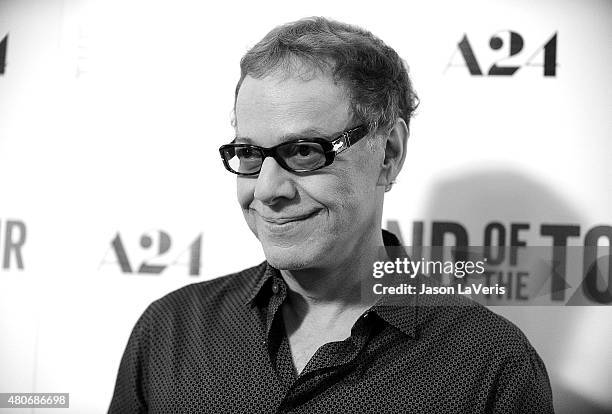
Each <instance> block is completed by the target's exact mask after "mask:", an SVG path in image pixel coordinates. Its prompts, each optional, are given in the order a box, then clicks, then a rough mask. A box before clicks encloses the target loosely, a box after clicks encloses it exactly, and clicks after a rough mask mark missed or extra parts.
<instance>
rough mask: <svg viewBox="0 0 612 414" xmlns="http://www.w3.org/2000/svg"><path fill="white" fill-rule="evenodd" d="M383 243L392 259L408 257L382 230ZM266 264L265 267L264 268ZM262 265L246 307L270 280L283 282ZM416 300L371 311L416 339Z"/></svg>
mask: <svg viewBox="0 0 612 414" xmlns="http://www.w3.org/2000/svg"><path fill="white" fill-rule="evenodd" d="M382 237H383V243H384V245H385V247H386V248H387V255H388V256H389V258H390V259H392V260H393V259H395V258H396V257H400V256H408V255H407V253H406V252H405V250H404V249H403V247H402V246H401V244H400V242H399V240H398V238H397V237H396V236H395V235H394V234H393V233H391V232H389V231H387V230H384V229H383V230H382ZM264 263H265V267H264V266H263V265H264ZM264 263H262V265H261V269H262V271H261V272H260V275H259V277H258V278H257V279H256V281H255V283H254V285H253V287H252V288H251V289H250V292H249V295H248V296H247V300H246V301H245V305H250V304H252V303H253V302H254V301H255V299H256V298H257V297H258V296H261V295H262V293H263V292H266V291H268V294H269V293H270V292H269V289H265V288H264V286H267V285H268V283H267V282H268V281H269V280H271V279H272V280H274V279H279V280H282V276H281V274H280V272H279V271H278V269H276V268H274V267H272V265H270V264H269V263H268V262H267V261H266V262H264ZM416 300H417V295H408V296H407V297H406V299H405V300H403V301H402V302H401V303H397V302H394V303H393V304H389V303H387V301H386V300H385V298H384V297H383V298H381V299H380V300H379V301H378V302H376V304H375V305H374V306H372V308H370V310H369V311H368V312H370V311H372V312H375V313H376V314H377V315H378V316H379V317H380V318H381V319H383V320H384V321H385V322H387V323H389V324H390V325H393V326H394V327H396V328H397V329H399V330H400V331H402V332H404V333H405V334H406V335H408V336H411V337H414V336H415V332H416Z"/></svg>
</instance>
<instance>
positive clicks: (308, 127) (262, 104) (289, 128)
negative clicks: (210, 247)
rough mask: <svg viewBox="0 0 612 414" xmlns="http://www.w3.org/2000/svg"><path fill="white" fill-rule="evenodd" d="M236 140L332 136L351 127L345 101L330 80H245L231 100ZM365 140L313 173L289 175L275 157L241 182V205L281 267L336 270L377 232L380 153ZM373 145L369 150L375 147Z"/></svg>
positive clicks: (270, 259)
mask: <svg viewBox="0 0 612 414" xmlns="http://www.w3.org/2000/svg"><path fill="white" fill-rule="evenodd" d="M236 122H237V124H236V136H237V138H238V139H237V142H249V143H253V144H255V145H259V146H262V147H271V146H274V145H277V144H280V143H281V142H284V141H287V140H290V139H295V138H312V137H328V138H335V137H336V136H337V135H339V133H341V132H342V131H344V130H346V129H349V128H352V127H355V126H357V125H353V124H351V116H350V104H349V100H348V98H347V96H346V94H345V93H344V91H343V89H342V88H341V87H339V86H337V85H336V84H335V83H334V82H333V80H332V79H331V77H330V76H326V75H323V74H321V75H319V76H318V77H314V78H313V79H311V80H302V79H299V78H293V77H287V76H284V75H276V76H268V77H265V78H262V79H255V78H252V77H249V76H247V77H246V78H245V79H244V81H243V83H242V86H241V88H240V91H239V93H238V97H237V100H236ZM368 141H369V139H362V140H361V141H359V142H358V143H357V144H355V145H354V146H353V147H351V148H350V149H348V150H347V151H345V152H343V153H342V154H340V155H339V156H337V157H336V159H335V161H334V163H333V164H331V165H329V166H327V167H324V168H322V169H320V170H317V171H312V172H308V173H293V172H290V171H287V170H284V169H283V168H282V167H281V166H280V165H279V164H278V163H277V162H276V161H275V160H274V159H273V158H272V157H268V158H266V159H265V160H264V163H263V165H262V167H261V172H260V173H259V175H258V176H255V177H238V179H237V180H238V182H237V187H238V202H239V203H240V206H241V207H242V210H243V213H244V217H245V219H246V221H247V223H248V225H249V227H250V228H251V230H252V231H253V233H254V234H255V236H256V237H257V238H258V239H259V241H260V242H261V244H262V246H263V249H264V253H265V255H266V259H267V260H268V262H270V264H272V265H273V266H275V267H276V268H279V269H312V268H329V267H337V266H341V265H342V263H346V262H347V261H348V260H351V257H353V256H354V255H355V254H356V253H357V254H358V250H355V247H356V246H357V245H358V244H359V243H360V242H364V241H365V240H368V241H371V235H372V234H374V233H372V232H376V233H378V232H380V220H381V217H380V216H381V214H382V194H383V192H384V189H383V188H382V187H381V186H377V185H376V183H377V181H378V176H379V173H380V168H381V164H382V161H383V156H384V151H383V149H382V146H381V145H372V144H371V143H370V142H368ZM373 147H374V148H373Z"/></svg>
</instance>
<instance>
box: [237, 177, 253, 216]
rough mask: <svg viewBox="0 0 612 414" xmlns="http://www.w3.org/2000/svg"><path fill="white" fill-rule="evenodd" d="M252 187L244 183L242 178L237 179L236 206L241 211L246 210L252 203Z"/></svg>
mask: <svg viewBox="0 0 612 414" xmlns="http://www.w3.org/2000/svg"><path fill="white" fill-rule="evenodd" d="M254 188H255V187H254V185H251V183H249V182H245V181H244V178H238V183H237V186H236V196H237V198H238V204H240V207H242V209H248V208H249V206H250V205H251V202H252V201H253V194H254Z"/></svg>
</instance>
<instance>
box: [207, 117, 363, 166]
mask: <svg viewBox="0 0 612 414" xmlns="http://www.w3.org/2000/svg"><path fill="white" fill-rule="evenodd" d="M367 134H368V128H367V127H366V126H365V125H360V126H358V127H356V128H353V129H349V130H346V131H344V132H342V134H340V135H339V136H338V137H336V138H335V139H333V140H331V141H329V140H327V139H325V138H299V139H294V140H291V141H287V142H283V143H282V144H279V145H275V146H273V147H270V148H264V147H260V146H258V145H250V144H227V145H223V146H221V147H220V148H219V152H220V153H221V159H222V160H223V165H225V168H226V169H227V170H228V171H230V172H232V173H234V174H238V175H257V174H259V172H260V171H261V166H262V164H263V162H264V160H265V159H266V157H272V158H274V159H275V160H276V162H278V164H279V165H280V166H281V167H283V168H284V169H285V170H287V171H291V172H308V171H315V170H318V169H320V168H323V167H325V166H327V165H330V164H331V163H332V162H334V159H335V158H336V156H337V155H338V154H340V153H341V152H343V151H346V150H347V149H348V148H349V147H350V146H351V145H353V144H355V143H356V142H357V141H359V140H360V139H361V138H363V137H365V136H366V135H367Z"/></svg>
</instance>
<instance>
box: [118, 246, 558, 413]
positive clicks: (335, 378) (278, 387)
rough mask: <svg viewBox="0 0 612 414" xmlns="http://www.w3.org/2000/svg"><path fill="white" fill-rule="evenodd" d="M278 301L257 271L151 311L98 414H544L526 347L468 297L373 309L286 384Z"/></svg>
mask: <svg viewBox="0 0 612 414" xmlns="http://www.w3.org/2000/svg"><path fill="white" fill-rule="evenodd" d="M391 237H392V238H393V236H391ZM385 239H386V240H389V234H386V235H385ZM393 239H394V238H393ZM386 244H387V243H386ZM286 295H287V288H286V285H285V283H284V281H283V279H282V277H281V275H280V272H279V271H278V270H276V269H274V268H272V267H271V266H269V265H268V264H267V263H266V262H264V263H262V264H260V265H259V266H256V267H253V268H250V269H247V270H244V271H242V272H239V273H236V274H233V275H229V276H225V277H222V278H218V279H214V280H210V281H206V282H202V283H196V284H192V285H189V286H186V287H183V288H181V289H179V290H177V291H174V292H172V293H170V294H168V295H167V296H165V297H163V298H161V299H159V300H157V301H155V302H153V303H152V304H151V305H150V306H149V307H148V308H147V309H146V311H145V312H144V313H143V315H142V316H141V317H140V319H139V320H138V322H137V323H136V325H135V327H134V329H133V331H132V334H131V336H130V339H129V341H128V344H127V347H126V349H125V353H124V355H123V358H122V360H121V363H120V366H119V373H118V376H117V381H116V384H115V390H114V395H113V398H112V401H111V404H110V409H109V413H118V414H119V413H144V412H150V413H364V414H365V413H377V414H382V413H517V414H518V413H521V414H523V413H534V414H535V413H537V414H546V413H552V412H553V407H552V394H551V390H550V383H549V380H548V375H547V373H546V368H545V367H544V364H543V363H542V360H541V359H540V357H539V356H538V354H537V353H536V351H535V350H534V349H533V347H532V346H531V345H530V343H529V341H528V340H527V339H526V338H525V336H524V335H523V334H522V333H521V331H520V330H519V329H518V328H517V327H516V326H514V325H513V324H512V323H510V322H508V321H507V320H505V319H503V318H502V317H500V316H498V315H496V314H495V313H493V312H491V311H489V310H488V309H486V308H485V307H483V306H480V305H477V304H475V303H473V302H471V301H469V300H468V299H465V298H462V297H458V296H457V297H454V296H451V297H449V298H445V299H443V300H447V301H449V303H435V304H434V303H428V302H427V301H430V300H438V299H430V297H431V295H430V296H428V297H424V296H425V295H423V296H419V297H418V298H417V297H416V295H411V297H412V298H414V299H411V303H408V304H406V306H397V305H394V306H385V305H381V304H377V305H375V306H373V307H371V308H370V309H369V310H368V311H367V312H366V313H364V314H363V315H362V316H361V317H360V318H359V319H358V320H357V321H356V322H355V324H354V325H353V328H352V331H351V336H350V337H349V338H347V339H346V340H344V341H340V342H331V343H327V344H325V345H323V346H322V347H321V348H319V349H318V350H317V352H316V353H315V354H314V355H313V357H312V358H311V360H310V361H309V362H308V364H307V365H306V367H305V368H304V370H303V371H302V372H301V373H300V374H299V375H297V372H296V369H295V367H294V365H293V359H292V357H291V349H290V346H289V341H288V339H287V336H286V334H285V328H284V325H283V318H282V312H281V311H280V307H281V305H282V304H283V301H284V300H285V298H286ZM447 296H448V295H445V297H447ZM464 305H465V306H464Z"/></svg>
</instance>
